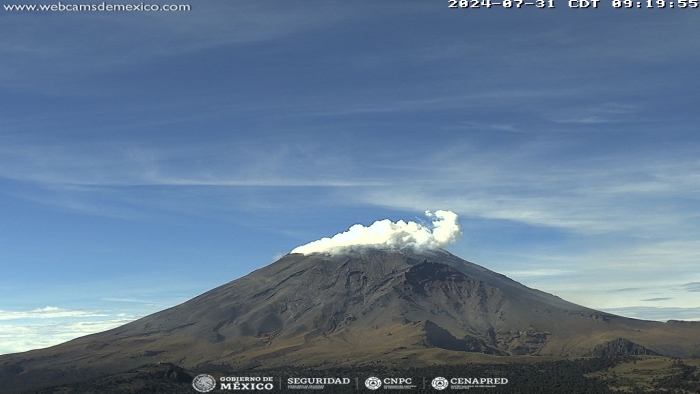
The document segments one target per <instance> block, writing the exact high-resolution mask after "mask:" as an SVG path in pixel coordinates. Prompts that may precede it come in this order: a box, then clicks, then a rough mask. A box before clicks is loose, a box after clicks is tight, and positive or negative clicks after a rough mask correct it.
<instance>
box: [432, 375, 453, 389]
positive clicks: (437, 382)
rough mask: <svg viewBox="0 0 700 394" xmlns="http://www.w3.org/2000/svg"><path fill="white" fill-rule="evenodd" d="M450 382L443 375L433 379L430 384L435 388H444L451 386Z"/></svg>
mask: <svg viewBox="0 0 700 394" xmlns="http://www.w3.org/2000/svg"><path fill="white" fill-rule="evenodd" d="M449 384H450V382H448V381H447V379H445V378H443V377H442V376H438V377H437V378H435V379H433V381H432V382H430V385H431V386H433V388H434V389H435V390H444V389H446V388H447V386H449Z"/></svg>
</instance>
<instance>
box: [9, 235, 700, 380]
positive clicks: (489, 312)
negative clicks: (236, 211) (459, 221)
mask: <svg viewBox="0 0 700 394" xmlns="http://www.w3.org/2000/svg"><path fill="white" fill-rule="evenodd" d="M620 338H623V339H624V340H625V341H628V342H630V343H632V344H633V346H632V345H630V346H612V345H610V346H607V347H606V345H605V344H606V343H608V342H610V341H617V342H619V341H620ZM617 342H612V343H617ZM625 343H627V342H625ZM601 348H605V349H626V348H633V349H635V352H637V354H639V352H643V350H642V349H649V351H650V352H655V353H659V354H665V355H674V356H691V355H694V354H700V330H699V329H698V327H696V326H694V325H688V324H685V325H684V324H665V323H659V322H647V321H641V320H634V319H627V318H622V317H618V316H615V315H611V314H606V313H602V312H597V311H595V310H592V309H588V308H585V307H582V306H579V305H575V304H572V303H569V302H566V301H564V300H562V299H560V298H558V297H555V296H553V295H550V294H547V293H544V292H541V291H538V290H534V289H531V288H528V287H526V286H523V285H521V284H519V283H517V282H515V281H513V280H511V279H509V278H507V277H505V276H503V275H500V274H497V273H495V272H492V271H489V270H488V269H486V268H483V267H481V266H478V265H476V264H472V263H469V262H467V261H464V260H462V259H460V258H459V257H456V256H454V255H452V254H450V253H448V252H446V251H444V250H441V249H439V250H433V251H423V252H416V251H413V250H404V251H386V250H380V249H369V248H365V249H358V250H355V251H352V252H350V251H348V252H347V253H344V254H334V255H332V256H331V255H324V254H310V255H303V254H290V255H287V256H285V257H283V258H281V259H280V260H278V261H277V262H275V263H273V264H271V265H269V266H266V267H264V268H261V269H259V270H257V271H254V272H252V273H251V274H249V275H247V276H245V277H243V278H240V279H238V280H235V281H233V282H230V283H228V284H225V285H223V286H220V287H218V288H216V289H213V290H211V291H209V292H207V293H204V294H202V295H200V296H198V297H196V298H194V299H192V300H190V301H187V302H185V303H183V304H181V305H178V306H176V307H173V308H170V309H167V310H164V311H162V312H158V313H156V314H153V315H150V316H147V317H145V318H142V319H140V320H137V321H134V322H132V323H129V324H127V325H124V326H122V327H119V328H116V329H113V330H110V331H106V332H103V333H99V334H94V335H90V336H87V337H83V338H79V339H76V340H73V341H70V342H67V343H64V344H61V345H58V346H54V347H51V348H47V349H42V350H35V351H30V352H26V353H21V354H15V355H6V356H0V383H3V384H4V386H5V387H21V386H22V385H25V384H26V382H28V381H31V382H33V383H34V384H40V383H43V382H42V380H45V381H49V382H50V383H57V382H60V379H64V380H69V379H70V378H71V375H67V374H65V370H67V369H68V368H72V369H73V371H74V373H75V374H74V375H73V376H80V375H81V374H82V375H85V376H89V375H94V374H99V373H114V372H119V371H123V370H126V369H129V368H134V367H136V366H139V365H143V364H147V363H152V362H172V363H175V364H177V365H180V366H183V367H185V368H193V367H196V366H197V365H202V364H207V363H215V364H219V363H221V364H228V365H232V366H233V367H240V368H251V367H260V366H262V367H272V366H279V365H294V364H296V365H302V364H303V365H318V366H331V365H341V364H342V365H355V364H361V363H365V362H369V361H370V360H371V361H383V360H406V359H409V360H412V362H414V363H419V362H421V360H423V361H425V360H427V358H425V355H426V354H435V352H436V351H440V352H443V353H441V354H444V352H448V353H449V354H450V355H451V356H455V355H459V354H466V352H478V353H485V354H492V355H503V356H505V355H526V354H527V355H552V356H568V355H589V354H594V352H595V351H597V350H596V349H598V350H599V349H601ZM29 377H33V378H32V379H31V380H28V379H27V378H29ZM57 379H58V380H57ZM37 382H38V383H37Z"/></svg>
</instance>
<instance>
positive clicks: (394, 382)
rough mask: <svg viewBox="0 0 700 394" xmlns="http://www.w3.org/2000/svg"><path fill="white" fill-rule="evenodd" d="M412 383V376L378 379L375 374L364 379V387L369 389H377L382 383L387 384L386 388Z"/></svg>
mask: <svg viewBox="0 0 700 394" xmlns="http://www.w3.org/2000/svg"><path fill="white" fill-rule="evenodd" d="M411 384H413V379H412V378H384V379H380V378H378V377H376V376H372V377H369V378H367V380H365V387H367V388H368V389H370V390H377V389H378V388H380V387H382V385H384V386H387V388H396V387H393V386H406V385H411Z"/></svg>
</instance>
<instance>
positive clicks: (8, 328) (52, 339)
mask: <svg viewBox="0 0 700 394" xmlns="http://www.w3.org/2000/svg"><path fill="white" fill-rule="evenodd" d="M139 317H140V316H137V315H132V314H129V313H116V314H114V313H112V312H107V311H94V310H80V309H64V308H58V307H52V306H47V307H43V308H35V309H31V310H14V311H8V310H0V354H7V353H17V352H23V351H27V350H32V349H38V348H44V347H48V346H53V345H57V344H59V343H63V342H66V341H69V340H71V339H75V338H78V337H82V336H85V335H89V334H94V333H97V332H102V331H106V330H109V329H112V328H115V327H118V326H121V325H123V324H126V323H129V322H131V321H133V320H136V319H137V318H139Z"/></svg>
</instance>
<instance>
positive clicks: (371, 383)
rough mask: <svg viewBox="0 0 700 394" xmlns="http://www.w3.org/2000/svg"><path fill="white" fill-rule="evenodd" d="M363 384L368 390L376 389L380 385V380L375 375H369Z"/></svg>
mask: <svg viewBox="0 0 700 394" xmlns="http://www.w3.org/2000/svg"><path fill="white" fill-rule="evenodd" d="M365 386H366V387H367V388H368V389H370V390H376V389H378V388H380V387H382V380H381V379H379V378H377V377H374V376H372V377H369V378H367V380H365Z"/></svg>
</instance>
